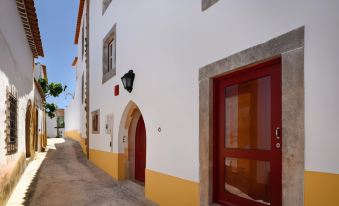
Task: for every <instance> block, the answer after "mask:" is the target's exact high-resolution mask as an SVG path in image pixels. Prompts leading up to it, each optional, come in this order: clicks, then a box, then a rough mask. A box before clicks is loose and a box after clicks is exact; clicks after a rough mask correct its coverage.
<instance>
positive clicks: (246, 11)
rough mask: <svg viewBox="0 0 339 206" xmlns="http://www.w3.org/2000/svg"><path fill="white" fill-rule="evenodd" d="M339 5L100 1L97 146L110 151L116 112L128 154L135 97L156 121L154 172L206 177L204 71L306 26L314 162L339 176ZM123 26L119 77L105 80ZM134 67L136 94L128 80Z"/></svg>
mask: <svg viewBox="0 0 339 206" xmlns="http://www.w3.org/2000/svg"><path fill="white" fill-rule="evenodd" d="M338 8H339V1H336V0H325V1H316V0H311V1H310V0H307V1H306V0H300V1H293V0H285V1H278V0H274V1H266V0H257V1H252V0H244V1H237V0H227V1H219V2H218V3H217V4H215V5H214V6H212V7H211V8H210V9H208V10H207V11H205V12H201V1H200V0H186V1H182V0H170V1H169V0H147V1H146V0H140V1H132V0H130V1H122V0H113V1H112V3H111V5H110V6H109V7H108V9H107V10H106V13H105V14H104V15H102V2H101V1H91V7H90V12H91V15H90V17H91V20H90V82H91V87H90V94H91V97H90V111H94V110H97V109H100V116H101V118H100V121H101V122H100V125H101V128H100V129H101V130H100V135H91V136H90V148H93V149H99V150H104V151H110V148H109V141H110V138H109V136H108V135H106V134H105V132H104V131H105V130H104V126H103V125H104V121H105V118H104V116H105V115H106V114H108V113H114V118H115V120H114V122H115V125H114V151H115V152H123V151H122V150H121V149H119V147H118V145H119V144H121V142H120V143H119V142H118V141H119V140H118V131H119V124H120V119H121V115H122V112H123V111H124V108H125V106H126V105H127V103H128V102H129V100H133V101H134V102H135V103H136V104H137V105H138V106H139V108H140V110H141V112H142V114H143V116H144V120H145V124H146V132H147V168H148V169H151V170H155V171H159V172H163V173H166V174H170V175H174V176H177V177H182V178H185V179H190V180H193V181H198V180H199V154H198V149H199V148H198V146H199V134H198V131H199V130H198V127H199V122H198V120H199V118H198V114H199V110H198V104H199V99H198V94H199V90H198V88H199V85H198V70H199V68H201V67H203V66H204V65H206V64H209V63H212V62H214V61H216V60H219V59H221V58H224V57H227V56H229V55H231V54H233V53H236V52H239V51H241V50H244V49H246V48H249V47H252V46H254V45H257V44H260V43H263V42H265V41H267V40H269V39H271V38H274V37H276V36H278V35H281V34H284V33H286V32H288V31H290V30H293V29H295V28H298V27H300V26H303V25H304V26H305V104H306V105H305V108H306V111H305V115H306V116H305V125H306V151H305V158H306V161H305V164H306V165H305V166H306V170H312V171H322V172H330V173H339V164H337V157H338V156H339V150H338V145H339V135H338V132H337V129H336V128H337V124H338V122H339V109H338V108H337V105H339V93H338V92H337V88H339V81H337V80H336V78H337V77H338V76H339V69H338V68H339V59H338V58H337V56H338V53H339V38H338V37H339V26H338V25H339V12H338V11H337V10H338ZM115 23H117V75H116V76H115V77H113V78H112V79H111V80H110V81H108V82H106V83H105V84H102V83H101V82H102V41H103V38H104V37H105V35H106V34H107V33H108V32H109V31H110V29H111V28H112V26H113V25H114V24H115ZM129 69H133V70H134V72H135V73H136V79H135V84H134V90H133V92H132V93H131V94H129V93H127V92H126V91H125V90H124V89H123V87H122V85H121V80H120V78H121V77H122V76H123V74H124V73H126V72H127V71H128V70H129ZM115 84H120V91H121V94H120V96H118V97H114V95H113V91H114V90H113V87H114V85H115ZM158 127H161V128H162V131H161V133H159V132H157V128H158ZM120 148H121V147H120Z"/></svg>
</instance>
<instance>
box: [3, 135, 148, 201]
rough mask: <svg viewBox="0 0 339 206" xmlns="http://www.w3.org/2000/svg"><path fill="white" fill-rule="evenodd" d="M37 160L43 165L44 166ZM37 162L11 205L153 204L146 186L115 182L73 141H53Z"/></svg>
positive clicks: (27, 174)
mask: <svg viewBox="0 0 339 206" xmlns="http://www.w3.org/2000/svg"><path fill="white" fill-rule="evenodd" d="M34 161H36V162H39V161H40V162H42V164H41V166H40V164H39V163H37V164H34ZM34 161H33V162H31V163H30V165H29V166H28V168H27V169H26V171H25V173H24V175H23V177H22V178H21V180H20V182H19V183H18V186H17V188H16V189H15V191H14V192H13V194H12V197H11V199H10V200H9V202H8V204H7V206H12V205H15V206H17V205H32V206H40V205H41V206H53V205H62V206H67V205H69V206H71V205H76V206H80V205H94V206H101V205H103V206H106V205H107V206H134V205H137V206H139V205H140V206H142V205H147V206H148V205H153V204H152V203H150V202H149V201H147V200H146V199H145V197H144V188H143V187H142V186H140V185H138V184H136V183H133V182H131V181H119V182H118V181H114V180H113V179H112V178H111V177H110V176H109V175H107V174H106V173H105V172H103V171H102V170H100V169H98V168H97V167H96V166H94V165H93V164H92V163H91V162H89V161H87V159H86V158H85V156H84V155H83V153H82V151H81V147H80V145H79V144H78V143H77V142H75V141H73V140H70V139H67V138H66V139H65V140H64V139H49V144H48V152H47V154H46V153H45V155H40V156H38V157H37V159H36V160H34ZM107 164H109V162H108V163H107ZM31 165H32V166H31ZM30 166H31V167H30ZM39 166H40V167H39ZM25 187H28V188H27V189H25Z"/></svg>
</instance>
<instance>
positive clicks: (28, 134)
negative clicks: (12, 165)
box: [25, 101, 32, 158]
mask: <svg viewBox="0 0 339 206" xmlns="http://www.w3.org/2000/svg"><path fill="white" fill-rule="evenodd" d="M31 109H32V105H31V101H29V102H28V104H27V109H26V123H25V133H26V158H27V157H31V144H32V143H31V116H32V115H31Z"/></svg>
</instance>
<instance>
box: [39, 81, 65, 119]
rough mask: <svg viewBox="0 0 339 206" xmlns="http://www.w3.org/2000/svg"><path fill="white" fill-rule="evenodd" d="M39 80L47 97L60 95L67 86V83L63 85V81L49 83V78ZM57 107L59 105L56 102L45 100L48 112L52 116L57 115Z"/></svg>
mask: <svg viewBox="0 0 339 206" xmlns="http://www.w3.org/2000/svg"><path fill="white" fill-rule="evenodd" d="M38 82H39V84H40V86H41V87H42V90H43V91H44V93H45V98H48V97H50V96H52V97H58V96H59V95H60V94H61V93H62V92H64V91H65V90H66V88H67V86H66V85H65V86H64V87H63V86H62V84H61V83H54V82H51V83H48V80H47V79H42V78H40V79H39V80H38ZM57 108H58V107H57V105H56V104H54V103H48V102H45V109H46V113H47V115H48V116H49V117H50V118H54V117H55V112H56V110H57Z"/></svg>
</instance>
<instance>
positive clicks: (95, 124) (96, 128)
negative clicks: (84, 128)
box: [92, 110, 100, 134]
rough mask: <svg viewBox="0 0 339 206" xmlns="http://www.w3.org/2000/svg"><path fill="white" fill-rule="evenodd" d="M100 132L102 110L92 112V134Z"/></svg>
mask: <svg viewBox="0 0 339 206" xmlns="http://www.w3.org/2000/svg"><path fill="white" fill-rule="evenodd" d="M99 133H100V110H96V111H94V112H92V134H99Z"/></svg>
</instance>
